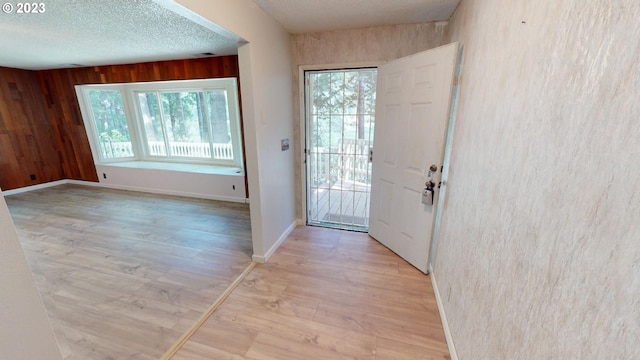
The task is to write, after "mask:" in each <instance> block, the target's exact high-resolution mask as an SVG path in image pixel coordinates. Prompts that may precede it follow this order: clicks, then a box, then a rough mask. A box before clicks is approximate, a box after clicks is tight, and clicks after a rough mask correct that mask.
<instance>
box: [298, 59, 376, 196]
mask: <svg viewBox="0 0 640 360" xmlns="http://www.w3.org/2000/svg"><path fill="white" fill-rule="evenodd" d="M376 80H377V70H376V69H362V70H353V71H350V70H345V71H330V72H315V73H312V74H311V75H310V86H311V93H312V94H311V95H312V96H311V104H310V105H311V114H310V116H311V121H310V126H311V129H310V130H311V131H310V135H311V141H312V147H314V148H322V149H323V150H324V154H323V155H319V156H318V158H317V159H316V160H317V163H316V164H315V165H316V168H315V169H314V171H315V173H316V178H315V179H314V182H315V185H320V184H330V183H333V182H335V181H337V180H338V179H341V178H343V177H344V176H345V174H344V173H343V172H344V168H343V165H344V164H345V162H346V161H350V164H353V162H354V161H359V162H361V163H366V161H367V160H368V156H367V154H368V147H369V146H372V145H373V128H374V124H375V103H376ZM349 140H352V142H354V141H358V142H359V143H361V144H362V143H364V146H362V147H360V148H356V149H357V150H356V152H357V154H356V153H354V154H352V155H348V156H350V157H351V159H346V158H345V157H346V156H347V155H342V153H343V152H344V151H345V150H346V148H345V147H344V146H342V145H343V143H344V142H345V141H349ZM350 149H354V148H353V147H352V148H350ZM318 150H319V149H318ZM328 164H329V165H328ZM327 167H329V168H327ZM351 175H352V176H354V175H353V174H351ZM350 180H355V181H360V182H368V181H369V180H368V179H367V178H361V177H357V176H356V177H353V178H351V179H350Z"/></svg>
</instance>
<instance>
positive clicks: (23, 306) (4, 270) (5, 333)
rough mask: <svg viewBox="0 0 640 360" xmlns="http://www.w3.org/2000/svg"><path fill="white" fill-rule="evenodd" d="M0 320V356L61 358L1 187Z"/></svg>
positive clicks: (16, 359) (14, 359)
mask: <svg viewBox="0 0 640 360" xmlns="http://www.w3.org/2000/svg"><path fill="white" fill-rule="evenodd" d="M0 323H1V324H2V326H0V358H2V359H11V360H33V359H41V360H61V359H62V356H61V355H60V351H59V350H58V344H57V342H56V339H55V337H54V335H53V330H52V329H51V325H50V323H49V319H48V317H47V313H46V311H45V309H44V304H43V303H42V298H41V297H40V293H38V289H37V288H36V284H35V283H34V281H33V278H32V277H31V269H30V268H29V265H28V264H27V259H26V258H25V257H24V253H23V252H22V247H21V246H20V242H19V241H18V234H16V230H15V227H14V225H13V221H12V220H11V215H9V209H8V208H7V203H6V202H5V200H4V196H3V195H2V191H1V190H0Z"/></svg>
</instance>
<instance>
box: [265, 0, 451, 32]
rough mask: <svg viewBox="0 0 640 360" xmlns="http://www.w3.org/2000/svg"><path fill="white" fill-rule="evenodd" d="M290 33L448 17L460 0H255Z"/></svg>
mask: <svg viewBox="0 0 640 360" xmlns="http://www.w3.org/2000/svg"><path fill="white" fill-rule="evenodd" d="M255 2H256V3H257V4H258V5H259V6H260V7H261V8H262V9H263V10H265V11H266V12H267V13H269V14H271V15H272V16H273V17H274V18H276V20H278V21H279V22H280V24H282V26H284V27H285V28H286V29H287V30H289V31H290V32H292V33H306V32H318V31H331V30H342V29H357V28H364V27H371V26H381V25H397V24H413V23H424V22H429V21H438V20H448V19H449V18H450V17H451V14H453V12H454V10H455V9H456V7H457V6H458V4H459V3H460V0H255Z"/></svg>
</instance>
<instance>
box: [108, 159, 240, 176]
mask: <svg viewBox="0 0 640 360" xmlns="http://www.w3.org/2000/svg"><path fill="white" fill-rule="evenodd" d="M97 165H100V166H113V167H123V168H134V169H154V170H169V171H177V172H190V173H197V174H215V175H230V176H244V172H243V171H242V169H241V168H239V167H235V166H220V165H203V164H185V163H168V162H156V161H122V162H110V163H103V164H97Z"/></svg>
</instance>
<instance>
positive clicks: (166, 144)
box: [155, 91, 171, 158]
mask: <svg viewBox="0 0 640 360" xmlns="http://www.w3.org/2000/svg"><path fill="white" fill-rule="evenodd" d="M155 94H156V98H157V99H158V110H159V111H160V125H161V126H162V137H163V138H164V148H165V151H166V153H167V158H171V147H170V146H169V134H168V133H167V125H166V121H165V117H164V106H163V104H162V98H161V97H160V92H159V91H156V92H155Z"/></svg>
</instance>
